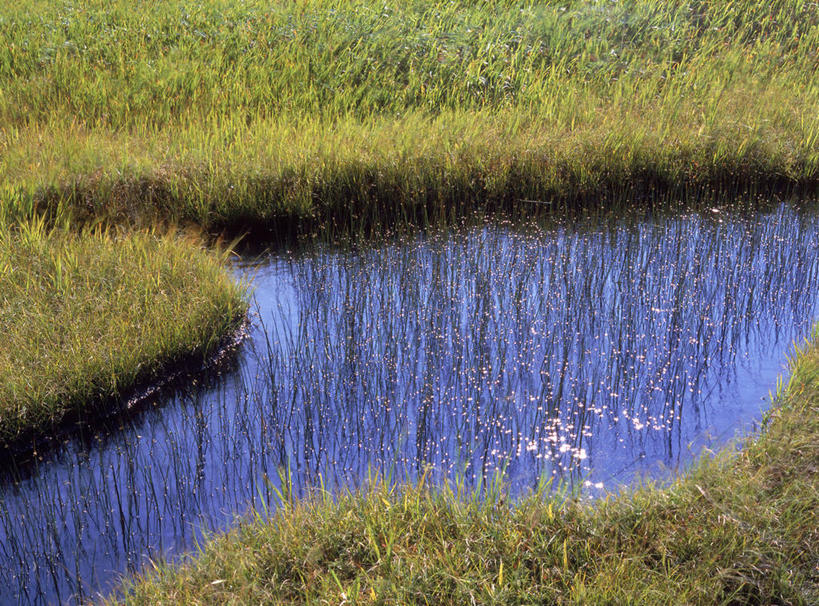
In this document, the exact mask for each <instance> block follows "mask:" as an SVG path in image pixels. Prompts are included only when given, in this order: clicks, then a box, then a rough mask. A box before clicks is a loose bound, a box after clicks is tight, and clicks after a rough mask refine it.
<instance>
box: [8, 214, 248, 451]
mask: <svg viewBox="0 0 819 606" xmlns="http://www.w3.org/2000/svg"><path fill="white" fill-rule="evenodd" d="M245 309H246V307H245V304H244V303H243V301H242V292H241V288H240V287H239V286H237V285H235V284H234V283H233V281H232V280H231V278H230V277H229V276H228V275H227V274H226V272H225V271H224V270H223V269H222V267H221V266H220V262H219V258H218V255H217V254H215V253H213V252H207V251H205V250H203V249H202V247H201V244H198V243H197V241H196V240H195V239H194V238H186V237H183V236H181V235H179V236H176V235H162V236H160V235H158V234H155V233H147V232H143V233H121V232H117V231H115V230H108V231H106V230H100V229H97V230H94V231H90V230H86V231H83V232H81V233H72V232H69V231H66V230H64V229H57V228H54V229H48V228H46V227H45V225H44V223H43V222H42V221H38V220H33V221H26V222H23V223H20V224H16V225H4V226H2V228H0V333H2V335H3V341H2V346H0V442H2V443H13V442H19V440H20V439H21V438H23V437H26V436H30V435H35V434H43V433H48V432H49V431H50V430H51V429H52V428H53V427H54V426H55V425H57V424H59V422H60V421H62V420H63V419H64V418H65V417H66V415H73V416H75V417H76V416H79V417H83V416H88V415H92V414H94V413H95V412H99V410H97V408H98V407H99V406H100V405H102V404H108V403H109V402H108V401H109V400H110V399H111V398H115V397H117V396H120V395H122V394H124V393H127V392H128V390H130V389H132V388H133V387H135V386H136V385H137V384H139V383H141V382H144V381H148V380H151V379H156V377H157V375H158V374H159V373H160V372H161V371H162V370H163V369H165V368H167V366H168V365H169V364H170V363H173V362H174V361H178V360H179V359H181V358H182V357H183V356H186V355H190V354H191V352H196V353H199V354H201V355H202V356H205V355H207V354H209V353H212V352H213V351H214V349H215V348H216V346H217V345H218V344H219V341H220V340H221V339H222V338H224V337H225V336H226V335H228V334H229V333H230V332H231V331H234V330H236V329H238V327H239V324H240V323H241V321H242V318H243V316H244V312H245Z"/></svg>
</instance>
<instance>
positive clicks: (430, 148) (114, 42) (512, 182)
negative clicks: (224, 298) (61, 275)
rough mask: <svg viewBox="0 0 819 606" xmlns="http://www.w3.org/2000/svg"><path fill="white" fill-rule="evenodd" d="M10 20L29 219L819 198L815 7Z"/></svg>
mask: <svg viewBox="0 0 819 606" xmlns="http://www.w3.org/2000/svg"><path fill="white" fill-rule="evenodd" d="M0 13H1V14H2V17H0V39H2V40H3V41H4V43H5V44H3V45H2V47H0V91H2V92H0V124H2V125H3V126H2V128H0V152H1V153H0V184H2V191H3V197H4V198H5V199H7V200H10V201H14V203H15V205H20V206H22V207H24V208H26V209H28V208H29V207H31V206H32V205H35V204H36V205H38V207H39V208H40V209H43V208H49V207H53V205H55V204H58V203H62V204H63V205H65V206H67V207H69V208H72V209H73V210H74V211H76V212H77V214H79V215H82V216H85V215H87V214H89V213H90V214H92V215H94V216H98V215H100V214H102V215H106V216H109V217H113V218H115V219H116V220H118V221H122V220H128V221H137V222H139V221H144V220H146V217H147V218H148V219H150V218H152V217H154V216H156V215H160V216H163V217H167V216H171V217H173V218H174V219H176V220H191V221H195V222H197V223H199V224H202V225H205V226H206V227H208V228H213V229H220V228H232V229H237V230H240V231H243V230H246V229H248V228H259V227H265V226H273V227H274V228H275V227H276V225H277V224H278V223H279V222H281V221H283V220H284V221H285V222H286V224H287V225H290V224H291V222H292V221H296V222H303V221H304V220H305V219H310V220H311V221H313V222H319V223H323V224H327V223H335V224H338V223H343V224H347V225H350V224H351V225H356V224H358V223H365V222H366V221H368V220H372V219H373V218H374V217H378V218H379V219H380V220H381V221H388V220H391V219H393V218H396V217H403V216H406V215H409V216H411V217H413V218H417V217H418V216H419V215H420V216H429V215H433V216H435V215H436V214H441V213H444V212H448V211H450V210H452V208H453V207H460V206H470V207H472V206H475V205H500V206H505V205H508V204H510V203H512V202H514V201H516V200H518V199H520V198H524V199H540V198H547V199H551V198H560V199H563V200H570V201H572V202H578V201H582V200H583V199H593V198H596V197H599V196H600V195H601V194H603V195H606V194H615V195H619V194H623V193H630V192H633V191H637V192H639V193H642V192H645V191H653V190H656V189H661V190H663V189H664V190H669V189H671V190H679V191H683V192H688V191H691V190H692V188H693V189H696V188H706V189H707V188H710V187H714V186H717V187H724V188H727V189H730V190H737V189H744V188H747V187H768V186H771V187H774V188H778V189H781V188H783V187H797V186H801V187H811V188H814V189H815V187H816V182H817V175H819V152H817V149H819V138H818V137H819V84H817V83H818V82H819V77H817V70H818V69H819V55H817V51H816V49H817V48H819V16H818V15H817V13H819V11H817V10H816V7H815V4H813V3H810V2H795V3H794V2H781V1H777V2H761V1H758V0H741V1H733V2H713V3H712V2H696V3H690V2H679V1H669V2H663V3H656V2H643V1H638V0H635V1H631V2H609V3H598V2H567V3H555V4H545V5H541V4H532V3H529V2H487V3H477V4H476V3H471V2H453V3H449V2H446V3H444V2H439V3H431V4H430V3H426V2H410V3H390V2H387V3H381V4H378V5H373V4H371V3H367V2H347V1H337V2H333V1H330V0H317V1H313V2H303V3H289V2H288V3H273V4H269V3H261V2H255V1H252V2H246V3H241V4H237V3H234V2H227V1H225V0H210V1H208V2H203V3H192V2H187V1H183V0H174V1H173V2H163V3H152V4H149V5H145V6H141V7H140V10H133V7H132V5H131V4H130V3H127V2H105V3H102V2H92V3H87V2H85V3H70V2H69V3H61V4H54V3H50V2H43V1H39V0H27V1H25V2H22V3H17V4H15V6H14V7H10V8H6V9H4V10H3V11H0ZM456 210H457V208H456Z"/></svg>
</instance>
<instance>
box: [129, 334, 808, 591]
mask: <svg viewBox="0 0 819 606" xmlns="http://www.w3.org/2000/svg"><path fill="white" fill-rule="evenodd" d="M817 338H819V329H817V330H816V331H814V335H813V343H812V344H811V345H810V346H807V347H806V348H805V349H804V350H803V351H801V352H799V353H798V355H797V357H796V359H795V362H794V364H793V367H792V371H793V374H792V378H791V380H790V383H789V385H788V387H787V389H786V390H785V391H784V393H783V394H782V398H781V400H780V405H779V406H778V407H777V408H775V409H774V410H772V411H771V413H770V414H769V416H768V419H767V421H766V424H765V428H764V429H763V430H762V432H761V433H760V434H759V435H757V436H754V437H752V438H749V439H748V440H747V441H746V442H745V443H744V444H743V445H742V446H743V447H742V449H741V450H734V451H730V452H725V453H722V454H720V455H717V456H715V457H713V458H705V459H702V460H701V461H700V462H699V463H697V465H696V466H695V468H694V469H693V470H691V472H690V473H689V474H687V475H686V476H684V477H682V478H680V479H678V480H677V481H675V482H674V483H673V484H671V485H670V486H668V487H667V488H657V487H644V488H639V489H636V490H633V491H629V492H626V493H624V494H622V495H620V496H613V497H610V498H608V499H606V500H604V501H600V502H596V503H594V505H588V504H583V503H582V502H579V501H576V500H571V499H569V500H566V501H565V502H563V503H559V502H558V501H556V500H555V498H554V497H548V496H544V495H542V494H539V495H535V496H533V497H531V498H528V499H525V500H523V501H521V502H518V503H514V504H510V503H508V502H506V501H505V500H504V498H503V495H502V491H501V490H498V489H496V488H493V489H492V490H489V491H488V494H487V495H486V497H485V498H474V497H469V496H467V495H465V494H464V493H463V492H462V491H460V490H452V489H428V488H427V487H425V486H423V483H422V484H421V485H416V486H410V487H405V488H404V489H401V490H396V489H395V488H394V487H390V486H388V485H387V484H385V483H376V484H375V485H374V486H373V487H371V488H369V489H365V490H363V491H361V492H359V493H355V494H351V493H347V494H342V495H339V496H338V497H335V498H334V497H330V496H328V495H326V494H324V493H317V494H316V495H315V496H313V497H312V498H310V499H306V500H301V501H300V500H293V499H291V498H290V497H289V495H287V494H286V493H285V494H283V495H282V502H283V506H282V507H281V508H280V509H279V510H277V511H276V512H275V513H274V514H273V515H272V516H271V517H270V519H265V517H264V516H261V515H259V516H258V517H257V518H256V519H255V520H248V521H245V522H243V523H242V524H240V525H239V526H238V527H237V528H236V529H234V530H232V531H230V532H229V533H228V534H226V535H224V536H217V537H213V538H211V539H210V540H208V541H207V542H206V543H205V544H204V545H203V546H202V548H201V551H200V553H198V554H197V556H196V557H195V559H192V560H190V561H188V562H186V563H185V564H184V565H182V566H179V567H170V566H166V565H159V566H157V567H156V569H155V570H153V571H150V572H148V573H145V574H144V575H143V576H141V577H137V578H136V579H130V580H126V582H125V585H124V592H125V593H124V596H125V597H124V600H123V601H124V602H126V603H131V604H155V603H189V604H193V603H196V604H205V603H212V604H224V603H342V602H344V601H349V602H352V603H382V604H413V603H417V604H427V603H445V604H463V603H481V604H485V603H493V604H518V603H548V604H552V603H556V604H560V603H579V604H589V603H601V604H602V603H606V604H609V603H639V604H669V603H696V604H729V603H730V604H768V603H791V604H814V603H816V601H817V599H819V572H818V571H817V569H816V562H817V561H819V535H817V526H816V517H815V512H816V511H817V510H819V468H817V465H816V461H817V460H819V439H818V436H819V414H817V413H819V347H817Z"/></svg>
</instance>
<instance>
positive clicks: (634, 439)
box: [0, 204, 819, 603]
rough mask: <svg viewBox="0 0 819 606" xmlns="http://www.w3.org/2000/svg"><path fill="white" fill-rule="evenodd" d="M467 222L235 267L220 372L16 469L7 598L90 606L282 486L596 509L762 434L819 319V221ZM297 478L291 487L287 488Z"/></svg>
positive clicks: (811, 215)
mask: <svg viewBox="0 0 819 606" xmlns="http://www.w3.org/2000/svg"><path fill="white" fill-rule="evenodd" d="M806 206H807V208H801V209H800V208H798V207H797V206H795V205H791V204H783V205H781V206H779V207H777V208H776V210H774V211H772V212H765V213H761V212H747V211H746V212H741V211H733V210H731V209H727V208H713V209H706V210H705V211H704V212H699V213H695V212H680V213H677V214H674V215H673V216H658V217H653V218H652V217H645V216H643V217H640V218H627V219H624V218H621V219H619V220H606V221H596V222H593V221H586V222H581V223H568V222H563V223H561V222H559V221H550V222H548V223H544V222H540V223H535V222H533V223H515V224H512V223H507V222H503V221H491V222H486V223H481V224H465V225H463V226H461V227H457V228H453V229H448V230H445V231H427V232H424V233H416V234H414V235H410V236H404V237H400V238H393V239H392V240H390V241H387V242H384V243H382V244H381V245H378V246H372V245H367V246H365V245H363V244H359V245H358V246H348V247H346V248H340V247H336V248H332V247H328V246H313V247H310V248H308V249H305V250H300V251H298V252H293V253H287V252H278V253H270V254H267V255H264V256H262V257H261V258H257V259H253V260H240V261H238V262H237V263H236V266H235V268H234V271H235V273H236V276H237V278H238V279H245V280H249V281H250V282H251V284H252V286H253V292H254V301H255V304H254V313H253V328H252V329H251V334H250V338H249V339H248V340H247V341H246V342H245V343H244V344H243V345H242V347H241V350H240V352H239V354H238V359H237V360H236V361H235V364H233V365H232V366H231V367H230V368H228V369H227V370H224V371H222V372H221V374H220V376H218V377H216V378H211V380H205V381H201V380H199V381H198V382H197V381H192V382H191V384H190V385H189V386H188V388H187V389H185V390H184V391H177V392H176V393H173V394H172V395H165V396H163V397H162V398H161V400H160V401H157V402H155V405H154V406H150V407H149V408H148V410H146V411H144V412H142V413H141V414H138V415H135V416H133V417H132V418H128V419H120V420H118V421H116V422H115V423H113V424H111V423H109V425H111V426H105V425H104V424H103V426H101V427H99V428H97V431H96V433H95V434H93V435H86V436H84V438H83V439H71V440H67V441H66V442H65V443H64V444H63V445H62V446H61V447H60V448H59V449H57V450H55V451H54V452H51V453H49V454H48V455H45V456H42V457H38V458H35V460H34V461H33V462H30V463H27V464H26V465H22V464H21V465H20V466H15V465H9V466H8V468H7V469H6V470H5V472H4V475H3V476H2V478H0V603H15V602H21V603H51V602H55V601H58V602H66V601H82V600H84V599H88V598H89V597H93V596H94V595H96V594H97V593H98V592H103V593H105V592H108V591H110V590H111V588H112V587H113V586H114V584H115V582H116V579H117V578H118V577H119V575H121V574H123V573H126V572H128V571H133V570H137V569H140V568H141V567H143V566H145V565H146V564H147V563H148V562H149V559H150V558H154V559H155V558H158V557H161V556H164V557H174V556H175V555H177V554H180V553H183V552H184V551H185V550H189V549H191V548H192V547H193V546H194V545H195V542H196V541H197V540H200V539H201V538H202V536H203V533H206V532H208V531H210V530H214V529H223V528H225V527H226V526H228V525H229V524H230V523H231V522H232V521H234V520H235V517H236V516H237V515H240V514H242V513H243V512H246V511H247V510H248V508H250V507H252V506H253V507H256V508H263V509H267V510H270V509H275V507H276V503H277V490H281V477H282V476H285V477H288V478H289V480H288V481H289V483H290V485H291V486H290V489H291V490H293V491H294V492H295V493H296V494H297V495H301V494H304V493H305V491H306V490H307V489H308V487H310V486H318V485H322V486H324V487H325V488H327V489H329V490H338V489H340V488H345V487H349V488H353V487H358V486H361V485H363V484H366V482H367V481H368V478H372V477H373V476H374V475H380V476H387V477H388V478H390V479H391V481H404V480H413V479H417V478H418V477H419V476H420V475H421V474H422V473H426V474H427V477H429V478H430V479H431V480H433V481H435V482H439V483H440V482H444V481H454V480H457V481H459V482H462V483H464V484H465V485H466V486H468V487H471V488H473V489H475V490H480V489H481V487H482V486H485V485H486V483H487V482H490V481H495V480H496V479H497V478H499V477H502V478H503V480H504V482H505V486H506V488H507V490H508V491H509V492H510V493H511V494H512V495H516V494H522V493H524V492H526V491H528V490H532V489H535V488H537V487H538V486H540V487H543V486H550V487H551V489H554V490H568V491H575V492H577V493H579V494H581V495H582V497H583V498H594V497H596V496H599V495H600V494H604V493H605V491H608V490H617V489H618V488H619V487H621V486H624V485H629V484H632V483H634V482H635V481H639V480H640V479H641V478H644V477H648V478H652V479H660V480H663V479H667V478H669V477H671V476H672V475H673V473H675V472H676V471H678V470H681V469H683V468H684V467H685V466H686V465H688V464H690V462H691V461H692V460H693V459H694V457H696V456H697V455H698V454H699V453H700V452H701V451H702V450H703V449H704V448H707V449H711V450H713V449H715V448H718V447H719V446H721V445H723V444H725V442H726V441H727V440H729V439H730V438H732V437H734V436H736V435H738V434H742V433H745V432H747V431H749V430H753V429H756V428H757V426H758V423H759V421H760V419H761V418H762V414H763V411H764V410H765V408H766V406H767V405H768V404H769V403H770V401H769V397H770V392H771V391H772V390H774V388H775V385H776V381H777V376H778V375H779V374H781V373H783V372H785V370H786V361H787V360H786V356H787V355H788V354H789V353H790V352H791V351H792V348H793V344H794V342H798V341H800V340H802V339H804V338H805V337H807V336H808V334H809V331H810V328H811V325H812V323H813V321H814V320H815V319H816V318H817V315H818V314H817V312H819V309H817V305H818V304H819V237H817V235H818V234H817V231H819V221H817V216H816V212H815V205H806ZM282 470H284V471H282Z"/></svg>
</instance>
